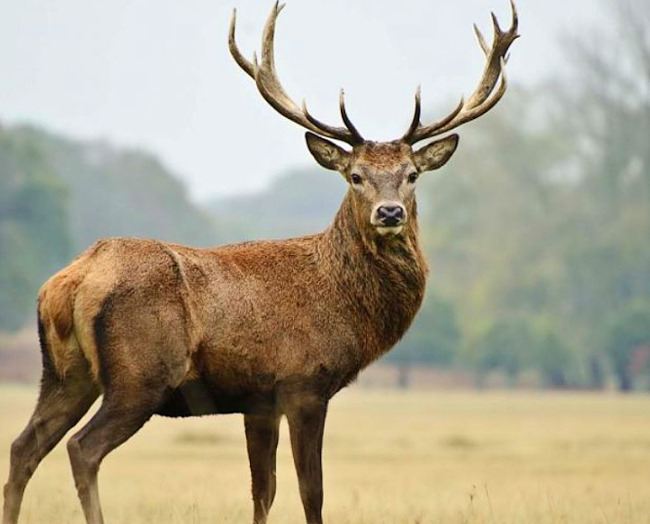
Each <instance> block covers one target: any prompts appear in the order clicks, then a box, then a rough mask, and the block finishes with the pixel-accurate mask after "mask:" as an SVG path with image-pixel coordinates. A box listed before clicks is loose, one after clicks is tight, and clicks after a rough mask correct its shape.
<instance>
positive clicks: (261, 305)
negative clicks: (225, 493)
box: [2, 4, 518, 524]
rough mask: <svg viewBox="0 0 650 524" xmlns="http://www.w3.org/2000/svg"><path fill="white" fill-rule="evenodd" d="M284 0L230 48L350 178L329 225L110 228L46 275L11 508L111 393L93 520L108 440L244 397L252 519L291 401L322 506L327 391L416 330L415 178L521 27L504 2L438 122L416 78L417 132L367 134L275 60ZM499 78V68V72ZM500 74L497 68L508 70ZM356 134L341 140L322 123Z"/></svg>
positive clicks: (297, 443)
mask: <svg viewBox="0 0 650 524" xmlns="http://www.w3.org/2000/svg"><path fill="white" fill-rule="evenodd" d="M281 8H282V6H279V5H278V4H276V5H275V7H274V8H273V10H272V11H271V14H270V16H269V18H268V21H267V23H266V26H265V29H264V33H263V38H262V55H261V61H260V62H258V60H257V58H254V59H253V60H252V61H248V60H247V59H245V58H244V57H243V56H242V54H241V52H240V51H239V49H238V47H237V44H236V43H235V22H236V13H233V18H232V22H231V26H230V33H229V48H230V52H231V54H232V56H233V57H234V59H235V61H236V62H237V64H239V66H241V68H242V69H243V70H244V71H245V73H246V74H247V75H248V76H250V77H251V78H252V79H253V80H254V82H255V85H256V86H257V89H258V90H259V92H260V94H261V95H262V96H263V97H264V99H265V100H266V101H267V102H268V103H269V104H270V105H271V106H272V107H273V108H274V109H275V110H276V111H278V112H279V113H280V114H282V115H283V116H285V117H286V118H288V119H289V120H292V121H293V122H295V123H297V124H299V125H300V126H302V127H304V128H306V129H307V130H308V132H307V134H306V140H307V147H308V149H309V151H310V152H311V154H312V155H313V157H314V158H315V160H316V161H317V162H318V163H319V164H320V165H321V166H323V167H325V168H326V169H331V170H335V171H338V172H339V173H341V174H342V175H343V177H344V178H345V180H346V181H347V183H348V184H349V189H348V191H347V194H346V196H345V198H344V199H343V202H342V204H341V207H340V209H339V210H338V213H337V214H336V217H335V218H334V221H333V223H332V225H331V226H330V227H329V228H328V229H327V230H326V231H324V232H323V233H320V234H316V235H311V236H304V237H300V238H293V239H289V240H281V241H260V242H248V243H244V244H236V245H229V246H224V247H219V248H213V249H197V248H192V247H187V246H182V245H177V244H169V243H164V242H158V241H155V240H144V239H130V238H113V239H105V240H100V241H98V242H97V243H95V244H94V245H93V246H92V247H90V248H89V249H88V250H87V251H85V252H84V253H82V254H81V255H80V256H79V257H77V258H76V259H75V260H74V261H73V262H72V263H71V264H70V265H69V266H68V267H66V268H64V269H63V270H61V271H60V272H58V273H57V274H55V275H54V276H53V277H51V278H50V279H49V280H48V281H47V282H46V283H45V284H44V286H43V287H42V289H41V291H40V293H39V302H38V327H39V338H40V345H41V350H42V354H43V374H42V381H41V388H40V395H39V398H38V401H37V405H36V408H35V411H34V413H33V415H32V417H31V419H30V420H29V422H28V424H27V427H26V428H25V429H24V431H23V432H22V433H21V435H20V436H19V437H18V438H17V439H16V441H15V442H14V443H13V445H12V447H11V465H10V472H9V480H8V482H7V484H6V486H5V489H4V510H3V521H2V522H3V524H16V522H17V519H18V513H19V509H20V504H21V501H22V498H23V492H24V489H25V486H26V484H27V482H28V481H29V479H30V477H31V476H32V474H33V473H34V470H35V469H36V467H37V466H38V464H39V463H40V461H41V460H42V459H43V457H44V456H45V455H46V454H47V453H48V452H49V451H50V450H51V449H52V448H53V447H54V446H55V445H56V444H57V442H59V440H60V439H61V438H62V437H63V436H64V434H65V433H66V432H67V431H68V430H69V429H70V428H72V427H73V426H74V425H75V424H76V423H77V422H78V421H79V420H80V418H81V417H82V416H83V415H84V414H85V413H86V411H87V410H88V409H89V408H90V406H91V404H93V402H94V401H95V400H96V399H97V398H98V397H99V396H100V395H103V399H102V402H101V406H100V408H99V410H98V411H97V413H96V414H95V415H94V416H93V417H92V419H91V420H90V421H89V422H88V423H87V424H86V425H85V426H84V427H83V428H82V429H81V430H80V431H79V432H77V433H76V434H75V435H74V436H73V437H72V438H71V439H70V440H69V441H68V452H69V456H70V462H71V465H72V473H73V476H74V480H75V485H76V488H77V492H78V495H79V499H80V501H81V505H82V507H83V512H84V515H85V519H86V521H87V522H88V523H89V524H101V523H102V522H103V517H102V512H101V509H100V501H99V493H98V488H97V474H98V471H99V466H100V464H101V462H102V460H103V459H104V457H105V456H106V455H107V454H108V453H109V452H111V451H112V450H113V449H115V448H116V447H118V446H119V445H120V444H122V443H123V442H125V441H126V440H127V439H129V438H130V437H131V436H132V435H133V434H134V433H136V432H137V431H138V430H139V429H140V428H141V427H142V426H143V425H144V424H145V423H146V422H147V421H148V420H149V418H150V417H151V416H152V415H154V414H158V415H164V416H169V417H188V416H193V415H205V414H217V413H242V414H243V415H244V425H245V433H246V442H247V448H248V457H249V462H250V470H251V476H252V494H253V503H254V517H253V521H254V523H255V524H264V523H265V522H266V521H267V515H268V513H269V510H270V508H271V505H272V503H273V499H274V496H275V467H276V447H277V444H278V429H279V423H280V418H281V417H282V416H286V418H287V421H288V425H289V432H290V440H291V448H292V452H293V457H294V463H295V467H296V471H297V475H298V481H299V488H300V496H301V499H302V503H303V506H304V512H305V516H306V521H307V523H308V524H321V523H322V517H321V508H322V504H323V488H322V466H321V460H322V459H321V451H322V445H323V429H324V425H325V416H326V412H327V406H328V402H329V400H330V399H331V398H332V396H333V395H334V394H335V393H336V392H338V391H339V390H340V389H341V388H343V387H345V386H346V385H347V384H349V383H350V382H351V381H352V380H354V378H355V377H356V376H357V374H358V373H359V371H360V370H362V369H363V368H364V367H366V366H367V365H368V364H370V363H371V362H372V361H374V360H375V359H377V358H378V357H379V356H381V355H382V354H384V353H385V352H386V351H388V350H389V349H390V348H391V347H392V346H393V345H394V344H395V343H396V342H397V341H398V340H399V339H400V337H401V336H402V335H403V334H404V333H405V331H406V330H407V328H408V327H409V325H410V323H411V321H412V320H413V317H414V316H415V314H416V312H417V311H418V308H419V307H420V303H421V301H422V297H423V295H424V290H425V280H426V276H427V267H426V262H425V259H424V257H423V255H422V251H421V249H420V244H419V241H418V222H417V212H416V201H415V186H416V181H417V179H418V176H419V175H420V174H421V173H423V172H425V171H431V170H434V169H438V168H439V167H441V166H442V165H443V164H445V163H446V162H447V161H448V160H449V158H450V157H451V155H452V154H453V153H454V151H455V149H456V146H457V144H458V135H456V134H451V135H447V136H445V137H443V138H439V139H438V140H436V141H433V142H430V143H428V144H426V145H424V146H423V147H421V148H419V149H414V147H413V146H414V145H415V144H416V143H418V142H421V141H423V140H427V139H431V138H433V137H437V136H439V135H442V134H446V133H448V132H450V131H452V130H453V129H455V128H457V127H459V126H460V125H462V124H465V123H467V122H469V121H470V120H473V119H475V118H477V117H479V116H481V115H482V114H484V113H486V112H487V111H489V110H490V109H491V108H492V107H494V105H495V104H496V103H497V102H498V101H499V100H500V99H501V97H502V96H503V94H504V93H505V91H506V85H507V84H506V76H505V72H504V65H505V60H506V54H507V51H508V48H509V47H510V45H511V44H512V42H513V41H514V40H515V38H517V36H518V35H517V25H518V24H517V12H516V9H515V6H514V4H512V24H511V27H510V28H509V29H508V30H507V31H503V30H502V29H501V28H500V27H499V24H498V22H497V19H496V17H494V15H493V20H494V38H493V41H492V45H491V46H489V45H488V44H487V43H486V41H485V39H484V38H483V36H482V35H481V33H480V32H479V31H478V29H476V34H477V37H478V40H479V44H480V46H481V48H482V49H483V51H484V53H485V55H486V57H487V58H486V66H485V69H484V72H483V75H482V77H481V79H480V81H479V84H478V87H477V88H476V90H475V91H474V92H473V93H472V95H471V96H470V97H469V98H468V99H467V100H466V101H465V100H461V102H460V103H459V104H458V106H457V107H456V108H455V109H454V110H453V111H452V112H451V113H450V114H449V115H448V116H446V117H445V118H443V119H441V120H440V121H438V122H434V123H431V124H428V125H423V124H422V123H421V122H420V91H419V89H418V91H417V93H416V96H415V111H414V115H413V119H412V122H411V124H410V126H409V128H408V130H407V131H406V133H405V134H404V135H403V136H402V137H401V138H399V139H397V140H394V141H391V142H373V141H370V140H366V139H364V138H363V137H362V136H361V134H360V133H359V131H358V130H357V129H356V128H355V127H354V125H353V124H352V122H351V121H350V118H349V116H348V113H347V111H346V108H345V103H344V99H343V93H342V92H341V96H340V112H341V117H342V120H343V123H344V127H336V126H330V125H327V124H325V123H323V122H321V121H319V120H317V119H316V118H314V117H313V116H312V115H311V114H310V113H309V111H308V110H307V108H306V106H305V105H304V103H303V105H302V106H301V107H299V106H298V105H296V103H295V102H294V101H293V100H292V99H291V98H290V97H289V96H288V95H287V93H286V92H285V90H284V89H283V87H282V84H281V83H280V81H279V79H278V76H277V73H276V69H275V63H274V50H273V47H274V45H273V42H274V34H275V26H276V19H277V17H278V14H279V13H280V10H281ZM499 79H500V82H499ZM497 83H499V86H498V87H497ZM327 139H333V140H336V141H339V142H343V143H345V144H348V145H349V146H350V147H351V149H350V150H346V149H344V148H342V147H340V146H339V145H336V144H334V143H333V142H331V141H329V140H327Z"/></svg>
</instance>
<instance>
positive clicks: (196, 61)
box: [0, 0, 600, 200]
mask: <svg viewBox="0 0 650 524" xmlns="http://www.w3.org/2000/svg"><path fill="white" fill-rule="evenodd" d="M272 5H273V3H272V1H271V0H265V1H260V0H229V1H227V2H224V1H221V0H219V1H217V0H212V1H209V0H187V1H185V2H180V1H171V0H111V1H98V0H94V1H93V0H57V1H52V0H2V2H1V3H0V122H5V123H11V124H14V123H33V124H37V125H41V126H44V127H45V128H47V129H50V130H52V131H54V132H58V133H63V134H66V135H69V136H72V137H76V138H83V139H96V138H101V139H108V140H110V141H112V142H114V143H116V144H118V145H120V146H127V147H132V146H135V147H142V148H145V149H147V150H149V151H151V152H153V153H154V154H156V155H158V156H159V157H160V158H161V159H162V161H163V162H164V163H165V164H166V165H167V166H168V167H170V168H171V169H172V170H173V172H174V173H175V174H176V175H177V176H179V177H180V178H182V179H183V180H185V181H186V182H187V184H188V185H189V187H190V190H191V194H192V195H193V197H194V198H196V199H197V200H206V199H208V198H209V197H211V196H214V195H227V194H233V193H241V192H245V191H251V190H255V189H259V188H260V187H262V186H264V185H266V184H268V183H269V181H270V180H271V178H272V177H273V176H277V175H278V174H279V173H281V172H282V171H283V170H284V169H286V168H287V167H293V166H296V165H309V164H310V163H312V160H311V158H310V156H309V153H308V152H307V149H306V147H305V145H304V140H303V130H302V129H301V128H300V127H299V126H297V125H296V124H293V123H291V122H289V121H287V120H285V119H284V118H283V117H281V116H279V115H278V114H277V113H275V111H274V110H273V109H271V108H270V107H269V106H268V105H267V104H266V103H265V102H264V101H263V100H262V98H261V96H260V95H259V94H258V93H257V91H256V90H255V88H254V85H253V82H252V80H250V79H249V78H248V77H247V76H245V74H244V73H243V72H242V71H241V70H240V69H239V68H238V67H237V66H236V64H235V63H234V62H233V60H232V58H231V57H230V55H229V53H228V51H227V45H226V41H227V30H228V23H229V20H230V15H231V11H232V8H233V7H235V6H236V7H237V8H238V22H239V23H238V29H239V31H238V37H239V38H238V40H239V44H240V48H241V50H242V52H243V53H244V54H245V55H246V56H252V53H253V51H258V50H259V43H260V39H261V32H262V27H263V24H264V21H265V20H266V17H267V15H268V13H269V11H270V9H271V6H272ZM517 5H518V8H519V12H520V19H521V21H520V33H521V34H522V38H521V39H519V40H518V41H516V42H515V43H514V44H513V48H512V53H511V54H512V58H511V60H510V62H509V64H508V78H509V79H510V81H511V82H512V83H520V84H525V85H531V84H534V83H535V82H537V81H538V80H539V79H541V78H546V77H548V76H550V75H553V74H554V73H555V72H556V71H558V70H559V67H558V64H559V63H560V60H561V56H562V53H561V49H560V48H559V47H558V45H557V44H556V42H557V36H558V34H560V33H561V32H562V31H568V30H569V29H571V28H584V27H585V23H589V24H593V23H594V22H595V21H596V20H597V19H598V16H600V15H599V13H600V10H599V6H600V4H599V3H598V2H594V1H593V0H544V1H541V0H518V1H517ZM490 10H494V11H495V12H496V14H497V15H498V16H499V19H500V20H501V22H502V26H503V27H507V26H508V24H509V20H510V12H509V2H508V0H489V1H488V0H456V1H455V2H451V1H443V0H411V1H401V2H394V1H379V0H374V1H371V0H288V2H287V7H286V8H285V9H284V11H283V12H282V14H281V15H280V18H279V20H278V29H277V33H276V62H277V67H278V70H279V74H280V78H281V80H282V81H283V83H284V85H285V87H286V89H287V91H288V92H289V94H290V95H291V96H292V97H293V98H294V99H295V100H296V101H297V102H300V101H301V100H302V99H303V98H306V99H307V101H308V104H309V107H310V110H311V111H312V113H313V114H314V115H315V116H317V117H318V118H320V119H321V120H325V121H326V122H328V123H330V124H336V125H338V124H339V116H338V110H337V99H338V91H339V89H340V88H341V87H344V88H345V90H346V100H347V105H348V111H349V113H350V115H351V117H352V119H353V121H354V122H355V124H356V125H357V127H358V128H359V129H360V131H361V133H362V134H363V135H364V136H366V138H371V139H375V140H389V139H393V138H397V137H398V136H401V134H402V133H403V132H404V130H405V126H406V125H407V124H408V122H409V121H410V118H411V115H412V106H413V94H414V91H415V88H416V87H417V85H418V84H421V85H422V97H423V104H424V107H425V108H426V107H429V108H432V107H437V106H439V105H440V104H442V103H443V102H446V103H448V104H449V109H451V108H452V106H453V105H454V103H455V102H456V101H457V100H458V99H459V98H460V95H461V94H466V95H467V94H469V93H471V92H472V91H473V89H474V87H475V86H476V83H477V81H478V79H479V77H480V74H481V72H482V67H483V54H482V52H481V51H480V49H479V47H478V44H477V43H476V39H475V37H474V33H473V30H472V23H474V22H476V23H477V24H478V25H479V27H480V28H481V29H482V30H483V33H484V34H485V35H486V37H487V38H488V39H490V40H491V21H490V16H489V15H490ZM506 99H507V95H506ZM504 103H507V101H506V102H504ZM470 125H471V124H470Z"/></svg>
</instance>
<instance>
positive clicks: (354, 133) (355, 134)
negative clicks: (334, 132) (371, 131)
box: [339, 89, 364, 144]
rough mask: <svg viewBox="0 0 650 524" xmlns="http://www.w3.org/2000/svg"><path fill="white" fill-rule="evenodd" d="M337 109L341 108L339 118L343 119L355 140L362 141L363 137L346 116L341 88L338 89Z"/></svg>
mask: <svg viewBox="0 0 650 524" xmlns="http://www.w3.org/2000/svg"><path fill="white" fill-rule="evenodd" d="M339 109H340V110H341V119H342V120H343V123H344V124H345V127H347V128H348V130H349V131H350V133H351V135H352V137H353V138H354V139H355V141H356V142H357V143H359V144H362V143H363V142H364V139H363V137H362V136H361V133H359V131H358V130H357V128H356V127H354V124H353V123H352V120H350V117H349V116H348V112H347V110H346V109H345V91H343V89H341V91H339Z"/></svg>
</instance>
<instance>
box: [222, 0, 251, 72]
mask: <svg viewBox="0 0 650 524" xmlns="http://www.w3.org/2000/svg"><path fill="white" fill-rule="evenodd" d="M236 25H237V9H236V8H235V9H233V10H232V17H231V18H230V29H229V31H228V49H230V54H231V55H232V57H233V58H234V59H235V62H237V64H238V65H239V67H241V68H242V69H243V70H244V71H245V72H246V74H247V75H248V76H250V77H251V78H252V79H253V80H254V79H255V72H254V71H255V68H254V66H253V64H252V63H251V62H249V61H248V60H246V58H244V55H242V54H241V51H239V47H237V41H236V40H235V27H236Z"/></svg>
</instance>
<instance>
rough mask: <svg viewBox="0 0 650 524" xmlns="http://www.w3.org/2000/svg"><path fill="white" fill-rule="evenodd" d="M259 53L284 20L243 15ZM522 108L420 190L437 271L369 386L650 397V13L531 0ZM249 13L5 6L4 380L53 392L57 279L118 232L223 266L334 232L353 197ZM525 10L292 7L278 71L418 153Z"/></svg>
mask: <svg viewBox="0 0 650 524" xmlns="http://www.w3.org/2000/svg"><path fill="white" fill-rule="evenodd" d="M235 3H236V5H237V7H238V9H239V11H238V21H239V24H238V40H239V43H240V48H241V49H242V51H244V52H245V54H250V55H252V52H253V51H254V50H257V49H258V48H259V39H260V36H261V30H262V26H263V24H264V21H265V19H266V16H267V15H268V12H269V9H270V7H271V2H259V1H256V2H254V1H253V0H240V1H238V2H232V4H235ZM517 5H518V7H519V11H520V16H521V25H520V27H521V28H520V32H521V34H522V35H523V36H522V38H521V39H520V40H518V41H517V42H516V43H515V44H514V45H513V49H512V57H511V60H510V62H509V64H508V73H509V75H508V76H509V80H510V89H509V92H508V93H507V95H506V96H505V98H504V100H503V101H502V102H501V103H500V104H499V105H498V106H497V108H496V109H495V110H493V111H492V112H491V113H490V114H489V115H487V116H486V117H484V118H482V119H481V120H480V121H478V122H475V123H472V124H470V125H468V126H466V128H463V129H462V130H461V132H460V133H461V145H460V148H459V150H458V152H457V153H456V155H455V156H454V158H453V159H452V160H451V162H450V163H449V164H448V165H447V166H446V167H445V168H444V169H443V170H442V171H440V172H436V173H429V174H427V175H426V176H423V177H422V178H421V181H420V182H419V199H420V208H421V210H422V211H421V214H422V216H421V230H422V235H423V242H424V247H425V250H426V253H427V257H428V259H429V261H430V264H431V267H432V274H431V280H430V284H429V287H428V293H427V297H426V301H425V304H424V306H423V308H422V310H421V312H420V314H419V316H418V318H417V320H416V322H415V325H414V326H413V328H412V329H411V331H410V332H409V333H408V335H407V336H406V337H405V339H404V340H403V341H402V342H401V343H400V344H399V346H398V347H397V348H396V349H394V350H393V351H392V352H390V353H389V354H388V355H386V357H385V358H384V359H382V360H381V361H380V362H379V363H377V364H376V365H374V366H373V367H372V368H371V369H370V370H369V371H368V372H366V373H364V374H363V375H362V377H361V379H360V383H361V385H362V386H368V387H370V386H391V387H399V388H409V387H449V388H451V387H472V388H474V387H476V388H495V387H498V388H502V387H512V388H515V387H527V388H563V389H567V388H571V389H594V390H598V389H620V390H622V391H631V390H650V147H649V146H650V144H649V138H648V137H650V4H649V3H647V2H643V1H641V0H638V1H634V0H623V1H615V0H603V1H601V2H591V1H586V0H575V1H571V2H567V1H560V0H548V1H546V2H543V3H541V2H535V1H534V0H519V1H518V2H517ZM231 8H232V5H231V3H227V2H226V3H223V2H219V3H217V2H210V1H207V0H205V1H203V0H193V1H190V2H183V3H179V2H174V3H172V2H155V1H153V0H139V1H127V0H114V1H112V2H105V3H97V2H94V3H90V2H85V1H82V0H61V1H59V2H45V1H43V0H20V1H18V0H6V1H4V2H3V3H2V5H1V6H0V380H7V381H8V380H12V381H35V380H36V379H37V378H38V376H39V373H40V354H39V351H38V349H37V342H36V329H35V318H34V311H35V297H36V293H37V291H38V288H39V287H40V285H41V284H42V282H43V281H44V280H45V279H46V278H47V277H48V276H49V275H50V274H52V273H53V272H54V271H56V270H57V269H59V268H61V267H62V266H64V265H65V264H67V263H68V262H69V261H70V260H71V259H72V258H73V257H74V256H75V255H76V254H77V253H79V252H80V251H82V250H83V249H85V248H86V247H87V246H89V245H90V244H91V243H92V242H94V240H95V239H97V238H99V237H103V236H115V235H129V236H139V237H155V238H158V239H162V240H168V241H174V242H182V243H188V244H193V245H200V246H207V245H217V244H221V243H226V242H234V241H239V240H245V239H256V238H281V237H286V236H292V235H299V234H304V233H312V232H316V231H319V230H322V229H324V228H325V227H327V225H328V224H329V222H330V221H331V219H332V217H333V216H334V213H335V212H336V209H337V207H338V205H339V203H340V201H341V199H342V197H343V194H344V192H345V190H346V186H345V183H344V181H343V180H342V179H341V177H340V176H338V175H336V174H335V173H330V172H325V171H323V170H322V169H320V168H318V167H317V166H316V164H315V162H313V161H312V159H311V157H310V156H309V154H308V152H307V150H306V148H305V146H304V141H303V137H302V135H303V132H302V131H301V130H300V129H299V128H298V127H297V126H295V125H294V124H291V123H290V122H288V121H285V120H283V118H282V117H280V116H279V115H277V114H276V113H275V112H274V111H273V110H272V109H271V108H270V107H268V106H267V105H266V103H265V102H264V101H263V100H262V98H261V96H259V94H258V93H257V92H256V91H255V88H254V86H253V85H252V82H251V81H250V79H249V78H248V77H246V76H245V75H244V74H243V72H241V71H240V70H239V69H238V68H237V66H236V65H235V64H234V62H233V61H232V59H231V58H230V56H229V55H228V52H227V46H226V34H227V27H228V22H229V18H230V15H231ZM490 9H495V12H496V14H497V15H498V16H499V19H500V20H501V22H502V26H504V27H505V26H507V25H508V23H509V5H508V2H507V1H506V0H498V1H497V0H495V1H493V2H489V3H486V2H485V1H483V0H459V1H457V2H453V3H450V2H442V1H435V0H414V1H411V2H408V3H404V2H401V3H399V4H398V3H395V2H382V3H379V2H374V3H371V2H367V1H362V0H354V1H350V0H347V1H343V0H334V1H328V2H324V1H316V0H309V1H306V0H301V1H300V2H298V1H297V0H294V1H291V2H289V5H288V6H287V9H285V11H283V13H282V15H281V18H280V20H279V22H278V32H277V45H276V55H277V62H278V69H279V74H280V77H281V79H282V80H283V82H284V83H285V86H286V87H287V90H288V92H289V93H290V94H291V95H292V96H293V97H294V98H295V99H297V100H300V99H302V98H303V97H306V98H307V100H308V102H309V106H310V109H311V110H312V111H313V113H314V114H316V115H317V116H318V117H319V118H321V119H323V120H326V121H327V122H328V123H336V122H337V120H338V116H337V107H336V101H337V93H338V90H339V88H340V87H342V86H343V87H345V88H346V95H347V101H348V109H349V111H350V113H351V116H352V118H353V120H354V122H355V124H357V125H358V127H359V128H360V130H361V132H362V133H363V134H364V135H365V136H368V137H370V138H373V139H377V140H387V139H392V138H396V137H398V136H401V134H402V133H403V132H404V130H405V127H406V125H407V124H408V122H409V120H410V117H411V114H412V103H413V94H414V91H415V88H416V87H417V85H419V84H421V85H422V90H423V104H424V112H425V116H424V118H423V119H424V120H428V119H431V120H433V119H435V118H437V117H439V116H441V115H443V114H446V113H447V112H449V110H450V109H451V108H452V107H454V105H455V103H456V102H457V100H458V98H459V97H460V95H461V94H466V95H467V94H469V93H471V91H472V90H473V89H474V87H475V86H476V84H477V82H478V79H479V77H480V74H481V71H482V67H483V55H482V53H481V51H480V49H479V46H478V44H477V43H476V40H475V37H474V35H473V33H472V25H471V24H472V23H473V22H477V24H478V25H479V27H481V28H482V29H483V32H484V34H486V36H488V35H489V34H490V32H491V27H490V26H491V21H490V17H489V10H490Z"/></svg>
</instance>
